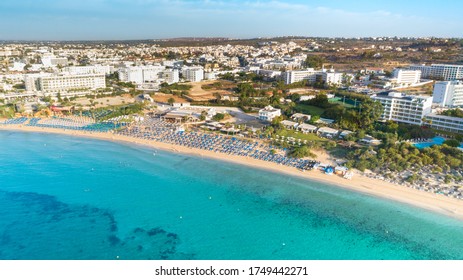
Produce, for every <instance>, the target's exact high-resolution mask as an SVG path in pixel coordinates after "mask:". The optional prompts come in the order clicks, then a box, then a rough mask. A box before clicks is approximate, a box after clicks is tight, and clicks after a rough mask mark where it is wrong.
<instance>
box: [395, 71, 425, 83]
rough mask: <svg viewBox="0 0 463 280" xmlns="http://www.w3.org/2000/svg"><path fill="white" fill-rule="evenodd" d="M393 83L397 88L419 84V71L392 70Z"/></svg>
mask: <svg viewBox="0 0 463 280" xmlns="http://www.w3.org/2000/svg"><path fill="white" fill-rule="evenodd" d="M392 75H393V79H392V80H391V81H392V82H393V83H395V84H397V85H398V86H410V85H414V84H417V83H419V82H420V79H421V70H405V69H394V72H393V73H392Z"/></svg>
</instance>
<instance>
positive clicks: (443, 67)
mask: <svg viewBox="0 0 463 280" xmlns="http://www.w3.org/2000/svg"><path fill="white" fill-rule="evenodd" d="M408 69H410V70H420V71H421V76H422V77H423V78H431V79H432V78H435V79H437V78H440V79H443V80H446V81H452V80H459V79H463V65H452V64H431V65H430V66H427V65H410V66H409V67H408Z"/></svg>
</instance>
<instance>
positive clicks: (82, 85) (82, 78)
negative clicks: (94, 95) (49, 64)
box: [25, 74, 106, 92]
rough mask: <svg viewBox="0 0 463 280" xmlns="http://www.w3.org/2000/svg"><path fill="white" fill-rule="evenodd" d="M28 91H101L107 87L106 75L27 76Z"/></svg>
mask: <svg viewBox="0 0 463 280" xmlns="http://www.w3.org/2000/svg"><path fill="white" fill-rule="evenodd" d="M25 84H26V90H27V91H29V92H33V91H41V92H59V91H67V90H74V89H86V90H90V89H92V90H93V89H99V88H105V87H106V81H105V75H104V74H86V75H56V74H54V75H50V74H48V75H47V74H38V75H34V74H32V75H29V74H26V76H25Z"/></svg>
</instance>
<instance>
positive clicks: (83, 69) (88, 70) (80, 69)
mask: <svg viewBox="0 0 463 280" xmlns="http://www.w3.org/2000/svg"><path fill="white" fill-rule="evenodd" d="M63 72H67V73H69V74H71V75H85V74H105V75H109V74H111V66H109V65H91V66H69V67H65V68H63Z"/></svg>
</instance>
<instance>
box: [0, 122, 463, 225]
mask: <svg viewBox="0 0 463 280" xmlns="http://www.w3.org/2000/svg"><path fill="white" fill-rule="evenodd" d="M0 130H3V131H20V132H35V133H37V132H38V133H51V134H62V135H68V136H77V137H84V138H93V139H99V140H106V141H112V142H118V143H123V144H136V145H142V146H145V147H149V148H154V149H160V150H164V151H168V152H175V153H181V154H186V155H191V156H198V157H206V158H211V159H215V160H220V161H226V162H230V163H234V164H240V165H246V166H250V167H253V168H258V169H261V170H266V171H271V172H276V173H280V174H283V175H290V176H296V177H298V178H303V179H308V180H312V181H317V182H321V183H327V184H329V185H332V186H333V187H338V188H343V189H348V190H351V191H355V192H360V193H363V194H368V195H372V196H375V197H379V198H383V199H387V200H392V201H395V202H400V203H404V204H408V205H411V206H415V207H419V208H422V209H426V210H430V211H433V212H436V213H439V214H443V215H445V216H450V217H453V218H457V219H459V220H463V201H460V200H458V199H455V198H451V197H446V196H444V195H439V194H434V193H428V192H424V191H419V190H416V189H412V188H408V187H405V186H400V185H396V184H393V183H389V182H385V181H382V180H378V179H372V178H368V177H364V176H360V175H359V174H358V173H356V174H355V175H354V177H353V178H352V179H351V180H347V179H344V178H342V177H339V176H337V175H326V174H324V173H322V172H320V171H318V170H311V171H305V172H303V171H300V170H298V169H296V168H293V167H288V166H283V165H278V164H276V163H272V162H267V161H262V160H257V159H253V158H249V157H243V156H236V155H225V154H222V153H216V152H212V151H205V150H201V149H195V148H189V147H184V146H179V145H174V144H167V143H163V142H157V141H153V140H145V139H139V138H135V137H129V136H124V135H118V134H112V133H109V132H106V133H102V132H86V131H76V130H64V129H55V128H43V127H31V126H24V125H0Z"/></svg>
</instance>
